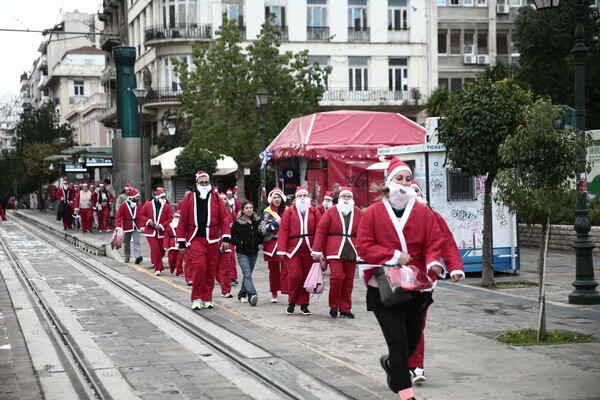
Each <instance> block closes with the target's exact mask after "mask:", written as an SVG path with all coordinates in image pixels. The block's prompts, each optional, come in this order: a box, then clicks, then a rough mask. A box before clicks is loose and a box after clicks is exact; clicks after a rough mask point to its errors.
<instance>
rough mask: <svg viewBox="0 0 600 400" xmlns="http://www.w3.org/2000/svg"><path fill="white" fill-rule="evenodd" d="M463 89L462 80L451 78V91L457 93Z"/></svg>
mask: <svg viewBox="0 0 600 400" xmlns="http://www.w3.org/2000/svg"><path fill="white" fill-rule="evenodd" d="M460 89H462V78H451V79H450V91H451V92H456V91H457V90H460Z"/></svg>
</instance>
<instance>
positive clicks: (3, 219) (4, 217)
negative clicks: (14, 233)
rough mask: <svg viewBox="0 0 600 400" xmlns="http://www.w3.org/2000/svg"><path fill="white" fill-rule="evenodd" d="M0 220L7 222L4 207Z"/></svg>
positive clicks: (0, 209)
mask: <svg viewBox="0 0 600 400" xmlns="http://www.w3.org/2000/svg"><path fill="white" fill-rule="evenodd" d="M0 219H2V221H6V214H4V208H3V207H2V205H0Z"/></svg>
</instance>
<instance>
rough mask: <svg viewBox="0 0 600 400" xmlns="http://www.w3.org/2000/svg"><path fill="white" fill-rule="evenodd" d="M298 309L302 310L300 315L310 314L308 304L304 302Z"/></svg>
mask: <svg viewBox="0 0 600 400" xmlns="http://www.w3.org/2000/svg"><path fill="white" fill-rule="evenodd" d="M300 311H302V315H310V314H311V313H310V310H309V309H308V305H307V304H305V305H303V306H300Z"/></svg>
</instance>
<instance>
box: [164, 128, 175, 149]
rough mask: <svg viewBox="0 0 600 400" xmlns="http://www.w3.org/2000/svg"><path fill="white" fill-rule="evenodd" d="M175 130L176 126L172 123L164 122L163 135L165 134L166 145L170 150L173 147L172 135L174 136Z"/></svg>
mask: <svg viewBox="0 0 600 400" xmlns="http://www.w3.org/2000/svg"><path fill="white" fill-rule="evenodd" d="M176 132H177V127H176V126H175V124H174V123H172V122H169V123H168V124H166V125H165V126H164V127H163V135H165V136H167V137H168V139H167V145H168V146H169V150H171V149H172V148H173V140H172V139H173V136H175V133H176Z"/></svg>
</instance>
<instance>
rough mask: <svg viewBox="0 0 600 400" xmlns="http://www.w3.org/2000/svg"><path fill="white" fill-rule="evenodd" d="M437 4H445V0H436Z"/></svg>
mask: <svg viewBox="0 0 600 400" xmlns="http://www.w3.org/2000/svg"><path fill="white" fill-rule="evenodd" d="M437 5H438V6H445V5H446V0H437Z"/></svg>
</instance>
